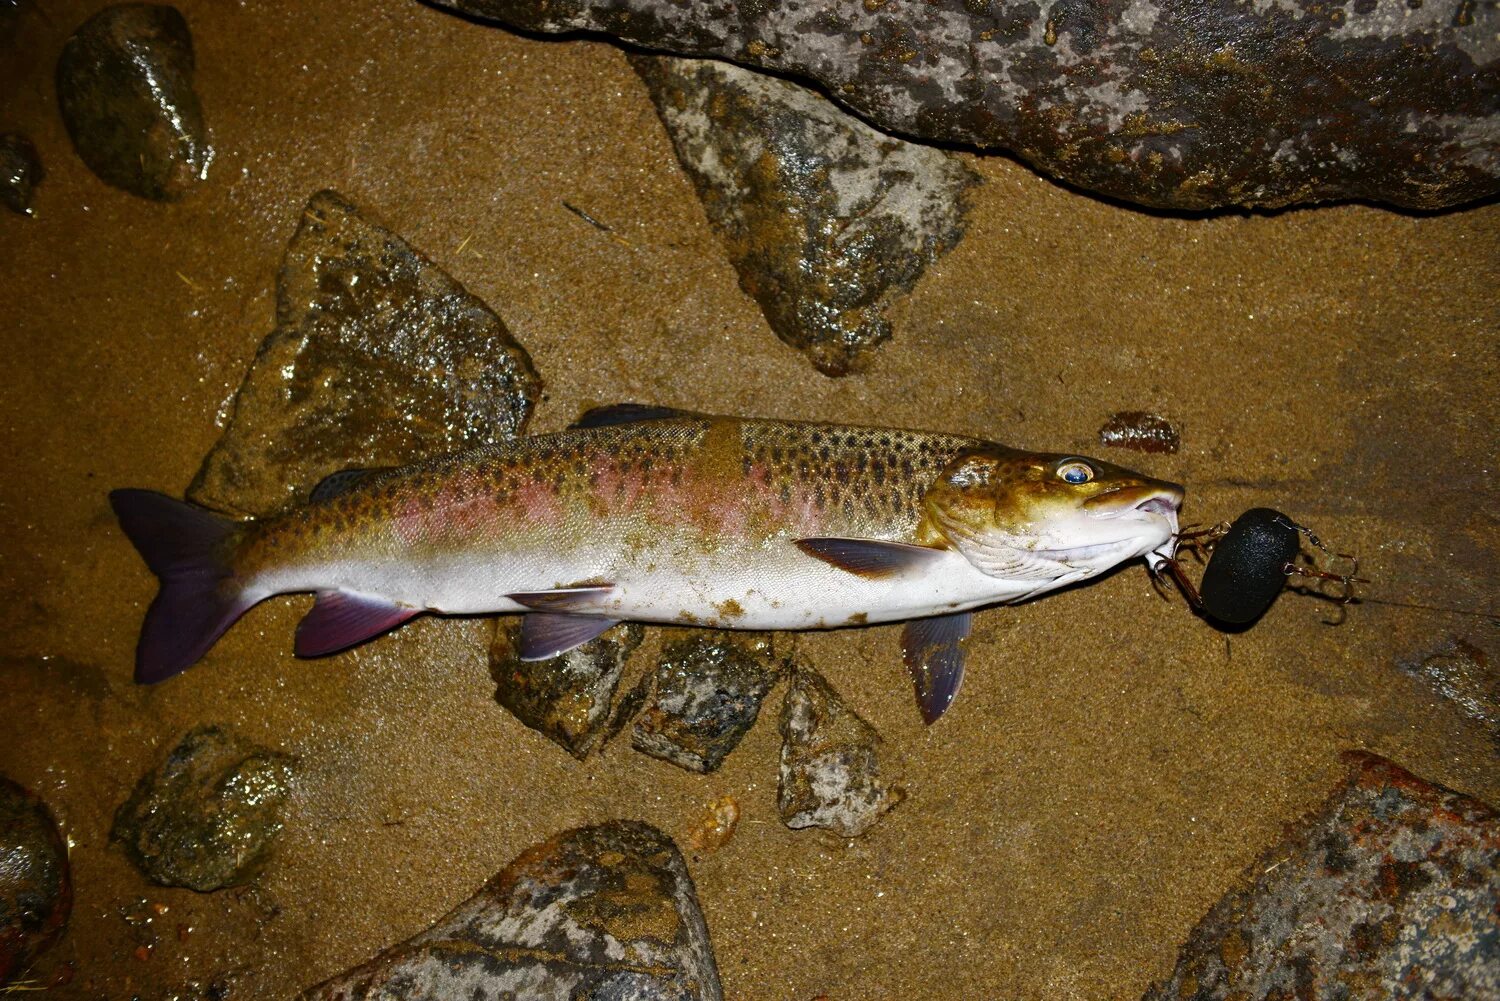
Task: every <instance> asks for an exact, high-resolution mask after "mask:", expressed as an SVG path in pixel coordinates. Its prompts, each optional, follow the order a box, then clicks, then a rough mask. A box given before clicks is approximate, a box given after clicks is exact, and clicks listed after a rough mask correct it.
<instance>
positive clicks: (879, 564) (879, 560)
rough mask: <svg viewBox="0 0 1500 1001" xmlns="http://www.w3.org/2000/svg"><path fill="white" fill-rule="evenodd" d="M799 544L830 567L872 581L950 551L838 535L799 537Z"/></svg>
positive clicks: (926, 564) (920, 566)
mask: <svg viewBox="0 0 1500 1001" xmlns="http://www.w3.org/2000/svg"><path fill="white" fill-rule="evenodd" d="M796 545H797V548H798V549H800V550H802V551H803V552H804V553H806V554H807V555H809V556H816V557H817V558H818V559H820V560H822V561H823V562H824V563H827V564H829V565H830V566H835V567H838V568H839V569H840V570H847V571H849V572H850V573H852V574H856V575H858V576H860V577H864V578H867V579H869V580H880V579H882V578H885V577H895V576H897V575H899V574H903V573H906V572H907V571H910V570H921V569H923V568H926V567H930V566H931V565H932V564H933V563H934V562H936V561H937V560H940V559H942V558H943V557H944V556H945V555H946V554H947V551H946V550H943V549H933V548H932V547H930V546H912V545H908V544H907V543H905V542H882V541H881V540H879V539H842V538H838V537H835V536H822V537H819V538H811V539H797V540H796Z"/></svg>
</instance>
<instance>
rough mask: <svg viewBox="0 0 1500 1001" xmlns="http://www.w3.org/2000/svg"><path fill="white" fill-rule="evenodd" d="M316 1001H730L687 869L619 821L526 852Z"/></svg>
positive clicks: (668, 844) (644, 832) (314, 994)
mask: <svg viewBox="0 0 1500 1001" xmlns="http://www.w3.org/2000/svg"><path fill="white" fill-rule="evenodd" d="M301 997H302V998H303V999H307V1001H312V999H319V1001H354V999H356V998H358V999H361V1001H398V999H400V1001H418V999H423V1001H432V999H438V998H472V999H476V1001H480V999H483V1001H501V999H508V998H526V999H528V1001H577V999H582V998H597V999H600V1001H603V999H611V1001H720V999H722V998H723V991H722V989H721V988H720V986H719V972H718V967H717V966H716V965H715V963H714V956H713V950H712V947H711V946H710V944H709V939H708V928H707V926H706V925H705V924H704V923H703V914H702V912H701V911H700V910H699V909H698V899H697V895H696V893H695V891H694V889H693V881H692V878H691V877H690V876H689V875H688V871H687V866H686V865H685V864H684V863H683V861H682V855H681V853H679V852H678V850H677V846H676V845H674V844H673V843H672V839H671V838H668V837H667V836H666V835H665V834H663V833H661V832H660V831H658V830H657V829H656V828H654V827H652V826H650V825H649V824H643V823H640V822H638V821H624V820H616V821H611V822H610V823H607V824H600V825H599V826H597V827H585V828H581V829H579V830H574V831H568V832H566V833H564V834H560V835H558V836H557V837H555V838H553V839H551V840H550V841H547V842H544V843H542V844H540V845H537V846H536V847H534V848H530V849H528V850H527V851H525V852H523V853H522V854H521V855H520V856H519V857H518V858H516V859H515V861H513V862H511V864H510V865H508V866H506V867H505V869H503V870H502V871H501V872H500V873H499V874H498V875H496V876H495V877H494V878H493V879H491V880H490V881H489V882H488V883H486V884H485V885H484V886H483V887H482V888H481V889H480V890H479V892H478V893H476V894H475V895H474V896H472V897H470V898H469V899H468V900H466V901H465V902H464V903H462V904H460V905H459V906H458V907H457V908H455V909H454V910H453V911H452V912H450V913H449V914H448V915H447V916H446V917H444V918H442V919H440V920H439V921H438V922H437V924H435V925H433V926H432V927H431V928H429V929H428V930H427V931H425V932H423V933H422V934H420V935H417V936H416V937H414V938H411V939H408V940H407V941H405V942H403V943H401V944H400V945H397V946H394V947H392V948H391V949H389V950H387V951H386V952H384V953H382V954H381V955H379V956H377V957H376V958H375V959H373V960H371V961H370V962H368V963H366V964H364V965H363V966H359V967H356V968H355V969H353V970H350V971H349V972H348V973H345V974H343V975H341V976H337V977H334V978H333V979H331V980H328V981H326V982H325V983H322V984H320V985H318V986H317V987H314V988H311V989H309V990H308V991H307V992H305V993H304V994H302V995H301Z"/></svg>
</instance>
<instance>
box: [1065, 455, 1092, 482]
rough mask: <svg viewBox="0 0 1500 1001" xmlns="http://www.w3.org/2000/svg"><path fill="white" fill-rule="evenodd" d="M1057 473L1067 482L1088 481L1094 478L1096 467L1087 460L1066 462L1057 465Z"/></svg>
mask: <svg viewBox="0 0 1500 1001" xmlns="http://www.w3.org/2000/svg"><path fill="white" fill-rule="evenodd" d="M1057 475H1058V477H1059V478H1061V479H1062V480H1063V481H1064V482H1066V483H1074V484H1077V483H1087V482H1088V481H1089V480H1092V479H1093V478H1094V469H1093V467H1092V466H1090V465H1089V464H1088V463H1087V462H1079V461H1077V460H1076V459H1075V460H1074V461H1072V462H1065V463H1063V464H1062V465H1061V466H1058V467H1057Z"/></svg>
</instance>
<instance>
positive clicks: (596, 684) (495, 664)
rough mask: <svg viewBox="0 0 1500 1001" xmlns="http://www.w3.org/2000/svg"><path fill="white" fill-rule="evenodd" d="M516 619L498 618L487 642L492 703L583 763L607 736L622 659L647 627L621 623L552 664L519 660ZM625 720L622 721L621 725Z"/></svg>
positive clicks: (610, 724)
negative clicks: (491, 635)
mask: <svg viewBox="0 0 1500 1001" xmlns="http://www.w3.org/2000/svg"><path fill="white" fill-rule="evenodd" d="M520 632H521V620H520V618H519V617H518V616H514V617H511V618H506V619H498V620H496V623H495V638H494V640H493V641H492V642H491V644H490V676H491V677H493V678H494V679H495V684H496V685H497V686H498V687H497V688H496V690H495V699H496V701H498V702H499V703H500V704H501V705H502V706H504V707H505V708H507V709H509V710H510V711H511V712H512V713H514V714H515V716H516V718H517V719H519V720H520V721H521V722H522V723H525V724H526V725H527V726H529V727H531V729H533V730H535V731H537V732H538V733H540V734H542V735H543V736H545V737H546V738H548V739H549V740H551V741H553V742H554V743H556V744H557V745H559V746H560V747H562V748H563V749H564V750H566V751H567V752H568V753H569V754H571V755H573V757H575V758H577V759H578V760H579V761H582V760H583V759H584V758H586V757H588V756H589V753H590V752H591V751H593V750H594V749H595V748H596V747H598V746H599V744H600V742H601V741H602V739H603V738H605V737H607V736H609V735H610V733H611V732H612V726H613V725H614V722H615V719H614V718H613V717H611V715H610V704H611V703H612V702H613V701H614V697H615V690H616V689H617V688H618V687H619V684H620V675H621V673H623V672H624V670H625V661H626V659H627V658H628V657H629V656H630V654H631V652H632V651H634V650H635V648H636V647H638V646H640V645H641V639H642V637H644V636H645V634H646V631H645V629H644V628H643V627H642V626H641V625H640V624H639V623H635V622H628V623H622V624H621V625H618V626H615V627H614V628H612V629H610V630H609V631H608V632H606V633H604V634H603V635H602V636H599V637H597V638H595V639H592V640H589V641H588V642H587V643H585V644H583V645H582V646H580V647H574V648H573V649H572V650H569V651H568V652H567V653H565V654H562V655H561V656H558V657H553V658H551V659H550V660H531V661H525V660H521V659H520V657H519V656H518V653H519V639H520ZM619 722H623V721H619Z"/></svg>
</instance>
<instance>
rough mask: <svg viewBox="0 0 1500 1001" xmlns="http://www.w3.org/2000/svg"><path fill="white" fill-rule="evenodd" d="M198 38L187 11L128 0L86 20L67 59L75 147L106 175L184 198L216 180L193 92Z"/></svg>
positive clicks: (135, 189) (63, 100) (64, 95)
mask: <svg viewBox="0 0 1500 1001" xmlns="http://www.w3.org/2000/svg"><path fill="white" fill-rule="evenodd" d="M193 65H194V64H193V37H192V34H191V33H190V32H189V31H188V26H187V22H186V21H184V20H183V18H182V15H181V14H179V13H178V12H177V8H175V7H168V6H165V5H158V4H145V3H127V4H117V5H115V6H113V7H106V8H104V9H103V10H101V11H100V12H99V13H97V14H95V15H94V16H93V17H91V18H89V19H88V20H87V21H85V22H84V23H83V26H82V27H80V28H79V29H78V30H77V31H75V32H74V33H73V36H72V37H71V38H69V39H68V41H67V43H66V44H64V45H63V49H62V55H60V56H59V57H58V60H57V99H58V101H59V103H60V104H61V106H62V116H63V121H64V123H66V124H67V127H68V135H70V136H72V138H73V146H74V148H76V149H77V150H78V155H79V156H80V157H82V158H83V162H84V163H86V164H88V166H89V169H90V170H92V171H93V172H94V173H95V174H97V175H99V178H100V179H101V180H103V181H105V182H107V183H109V184H112V185H114V186H115V187H117V188H123V189H125V190H126V191H129V192H131V193H132V194H137V195H140V196H141V197H142V198H153V199H156V200H158V201H175V200H176V199H178V198H181V197H182V196H183V195H185V194H187V192H188V191H189V190H190V189H192V188H193V186H194V185H196V184H198V183H199V182H201V181H202V180H204V178H206V177H207V176H208V165H209V163H210V161H212V160H213V155H214V152H213V148H212V147H211V146H210V145H209V141H208V128H207V127H206V126H205V125H204V123H203V108H202V107H201V106H200V105H199V103H198V95H197V93H196V92H195V91H194V90H193Z"/></svg>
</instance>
